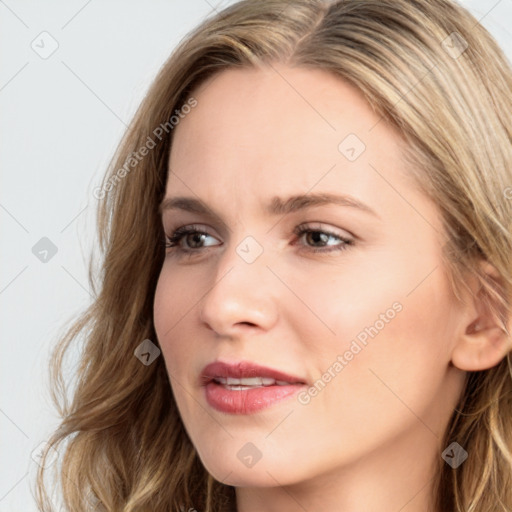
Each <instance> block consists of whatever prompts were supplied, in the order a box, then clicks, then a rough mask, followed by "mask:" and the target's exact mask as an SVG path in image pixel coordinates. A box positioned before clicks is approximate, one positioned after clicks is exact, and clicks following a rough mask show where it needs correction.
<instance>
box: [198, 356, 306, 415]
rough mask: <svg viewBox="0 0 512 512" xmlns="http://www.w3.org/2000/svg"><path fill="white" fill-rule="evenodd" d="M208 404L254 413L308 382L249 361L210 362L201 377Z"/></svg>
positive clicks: (241, 412) (228, 411) (234, 411)
mask: <svg viewBox="0 0 512 512" xmlns="http://www.w3.org/2000/svg"><path fill="white" fill-rule="evenodd" d="M200 382H201V386H203V387H204V390H205V391H204V393H205V398H206V401H207V403H208V404H209V405H210V406H211V407H213V408H214V409H216V410H218V411H220V412H223V413H228V414H251V413H255V412H257V411H260V410H262V409H265V408H268V407H270V406H272V405H274V404H276V403H277V402H281V401H283V400H284V399H286V398H290V397H291V396H293V395H294V394H296V393H297V392H298V391H300V390H301V389H302V388H303V387H305V386H306V385H307V384H306V381H305V379H302V378H300V377H295V376H293V375H290V374H287V373H284V372H282V371H280V370H276V369H273V368H268V367H264V366H261V365H258V364H255V363H251V362H248V361H241V362H237V363H224V362H221V361H215V362H213V363H211V364H209V365H207V366H206V367H205V368H204V369H203V371H202V372H201V376H200Z"/></svg>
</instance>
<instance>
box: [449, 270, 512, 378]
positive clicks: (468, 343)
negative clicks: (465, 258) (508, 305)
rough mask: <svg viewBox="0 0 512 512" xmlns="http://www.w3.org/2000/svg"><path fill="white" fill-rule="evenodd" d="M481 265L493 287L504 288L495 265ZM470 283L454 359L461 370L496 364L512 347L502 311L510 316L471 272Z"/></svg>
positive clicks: (482, 368) (482, 367)
mask: <svg viewBox="0 0 512 512" xmlns="http://www.w3.org/2000/svg"><path fill="white" fill-rule="evenodd" d="M480 266H481V270H482V271H483V274H484V275H485V276H486V278H487V281H488V282H489V283H490V284H491V287H492V288H493V289H494V290H496V291H499V290H500V288H501V289H503V288H502V284H500V283H501V281H500V275H499V273H498V272H497V270H496V268H495V267H494V266H493V265H491V264H490V263H488V262H486V261H481V262H480ZM467 284H468V286H469V288H470V289H471V292H472V293H471V296H469V297H468V300H467V301H465V303H466V309H465V313H466V314H465V315H464V322H463V324H462V328H461V332H460V334H458V338H457V340H456V342H455V345H454V348H453V351H452V359H451V360H452V363H453V365H454V366H456V367H457V368H459V369H461V370H465V371H479V370H487V369H489V368H492V367H493V366H496V365H497V364H498V363H499V362H500V361H501V360H502V359H503V358H504V357H505V356H506V354H507V353H508V352H509V351H510V350H511V349H512V346H511V341H512V340H511V336H510V333H509V332H507V331H508V327H507V326H506V325H505V326H504V325H503V322H502V321H500V317H499V312H501V313H503V317H504V318H508V316H507V312H504V311H502V310H503V306H501V305H500V304H499V303H498V302H497V301H496V298H495V297H494V296H493V294H492V293H489V290H487V289H486V288H485V287H484V286H483V284H482V282H481V280H480V279H479V278H478V277H477V276H476V275H472V276H470V278H469V279H468V281H467Z"/></svg>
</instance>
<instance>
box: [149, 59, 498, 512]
mask: <svg viewBox="0 0 512 512" xmlns="http://www.w3.org/2000/svg"><path fill="white" fill-rule="evenodd" d="M193 96H194V97H195V98H196V99H197V102H198V104H197V106H196V107H195V108H194V109H193V110H192V111H191V113H190V114H188V115H187V116H186V117H185V118H184V119H181V120H180V123H179V125H178V126H176V127H175V128H174V132H173V137H174V139H173V146H172V151H171V154H170V160H169V168H170V173H169V179H168V182H167V188H166V197H176V196H189V197H194V198H196V199H197V198H200V199H201V200H202V201H203V202H205V203H206V204H207V205H208V208H209V209H210V210H211V211H213V212H216V213H217V215H218V216H219V217H220V219H222V221H223V222H220V220H219V219H216V218H214V217H211V216H209V215H204V214H197V213H190V212H187V211H182V210H178V209H173V210H168V211H165V212H164V213H163V217H162V222H163V227H164V230H165V233H166V235H167V236H170V235H171V234H172V233H173V231H174V230H175V229H176V228H178V227H180V226H185V225H191V224H194V225H197V227H199V228H200V229H202V230H206V231H207V232H208V236H207V237H205V238H204V239H203V240H202V241H201V240H199V242H198V241H197V238H194V237H193V236H189V237H188V238H186V237H185V239H182V240H181V245H182V246H184V247H187V244H189V245H188V247H189V248H190V247H192V248H193V250H195V251H196V254H194V255H193V256H191V257H189V256H187V255H183V254H181V253H179V252H177V251H176V247H175V248H173V249H168V250H167V251H168V253H167V255H166V258H165V261H164V263H163V266H162V269H161V273H160V276H159V280H158V285H157V289H156V295H155V302H154V323H155V329H156V332H157V336H158V341H159V343H160V346H161V348H162V354H163V357H164V359H165V364H166V368H167V371H168V373H169V376H170V379H171V386H172V390H173V393H174V397H175V399H176V402H177V405H178V408H179V411H180V414H181V417H182V420H183V422H184V425H185V428H186V430H187V432H188V434H189V436H190V439H191V441H192V443H193V444H194V446H195V447H196V449H197V451H198V454H199V456H200V458H201V460H202V462H203V464H204V466H205V467H206V468H207V470H208V471H209V472H210V473H211V474H212V475H213V476H214V477H215V478H216V479H217V480H219V481H222V482H224V483H225V484H229V485H233V486H236V488H237V489H236V495H237V507H238V510H239V511H241V512H257V511H258V512H261V511H267V512H274V511H279V512H283V511H296V510H315V511H333V510H343V511H344V512H360V511H368V510H372V511H374V512H379V511H386V512H390V511H397V512H398V511H401V512H413V511H418V512H419V511H421V512H425V511H426V510H433V508H432V506H431V498H430V491H431V484H432V478H433V477H434V468H435V464H437V463H438V461H439V459H440V457H441V452H442V451H443V450H444V448H446V447H445V446H442V444H441V442H442V435H443V432H444V430H445V429H446V426H447V422H448V420H449V417H450V415H451V413H452V411H453V408H454V407H455V405H456V402H457V399H458V397H459V395H460V393H461V391H462V389H463V384H464V379H465V376H466V371H465V370H467V369H472V368H474V367H478V368H483V367H485V366H487V367H489V366H492V365H493V364H495V363H497V362H498V361H499V359H500V357H501V353H502V351H504V348H503V347H502V346H501V345H499V344H496V343H495V345H494V346H498V345H499V349H498V348H496V349H492V350H491V349H489V350H488V351H487V352H485V349H486V348H487V347H488V345H489V344H490V343H491V338H492V336H491V335H490V334H489V333H490V330H489V329H487V330H485V331H478V329H476V330H475V329H471V328H470V326H471V325H473V324H474V322H475V321H477V320H480V324H479V325H484V324H485V322H482V318H483V317H482V316H481V313H482V312H481V311H479V310H478V305H477V304H475V303H474V302H472V301H469V303H468V304H469V305H467V306H464V307H463V306H462V305H461V304H460V303H458V302H457V300H456V298H455V297H454V295H453V293H452V292H451V289H450V286H449V282H448V274H447V270H446V269H445V268H444V265H443V261H442V259H441V250H442V246H443V243H445V241H446V240H445V238H444V235H443V229H442V226H441V216H440V213H439V210H438V208H437V207H436V206H435V205H434V204H433V203H432V202H431V201H430V200H429V199H428V198H427V197H426V196H425V195H423V194H422V193H421V192H420V191H419V190H417V189H416V188H415V187H414V186H413V184H412V182H411V181H410V180H408V175H407V165H406V164H405V162H404V161H403V157H402V141H401V139H400V136H399V134H398V133H397V132H396V131H395V130H394V129H392V128H391V127H390V126H389V125H387V124H386V123H385V122H384V121H382V120H380V122H378V121H379V117H378V116H377V115H376V114H375V113H374V112H373V111H372V110H371V108H370V107H369V105H368V104H367V103H366V102H365V100H364V99H363V97H362V96H361V94H360V93H359V92H358V91H357V90H356V89H354V88H353V87H352V86H350V85H348V84H347V83H345V82H344V81H342V80H341V79H340V78H337V77H335V76H333V75H330V74H328V73H327V72H325V71H322V70H311V69H309V70H306V69H301V68H291V67H288V66H285V65H283V64H279V65H277V64H275V65H273V66H271V67H262V68H260V69H242V70H227V71H223V72H221V73H220V74H217V75H216V76H214V77H213V78H212V79H210V80H209V81H207V82H206V83H204V84H202V85H201V86H200V87H199V89H198V90H196V91H195V92H194V94H193ZM348 134H356V135H357V137H358V138H359V139H360V140H361V141H363V143H364V144H365V146H366V149H365V150H364V151H363V152H362V154H361V155H360V156H359V157H358V158H357V159H356V160H354V161H349V160H348V159H347V158H346V157H345V156H344V154H342V152H340V150H339V149H338V146H339V144H340V142H342V141H343V139H344V138H345V137H346V136H347V135H348ZM316 192H330V193H336V194H340V195H341V194H345V195H350V196H352V197H355V198H357V199H358V200H360V201H362V202H364V203H365V204H366V205H368V206H370V207H371V208H372V209H373V210H374V211H375V213H376V215H372V214H370V213H367V212H365V211H363V210H359V209H357V208H354V207H349V206H341V205H324V206H316V207H313V208H309V209H306V210H302V211H297V212H292V213H288V214H286V215H284V216H275V215H268V214H267V213H265V211H264V209H263V207H262V205H265V204H266V203H267V202H269V201H270V199H271V198H272V197H274V196H280V197H283V198H286V197H288V196H290V195H293V194H300V193H316ZM301 224H307V226H308V227H310V229H312V230H313V231H314V230H315V229H316V230H325V229H327V230H329V231H331V232H334V233H335V236H334V237H327V238H326V239H324V240H325V241H323V242H322V239H320V240H319V238H318V237H316V238H315V237H314V236H311V235H309V236H308V235H307V234H306V235H302V236H301V237H300V238H299V237H297V236H296V235H295V234H293V229H294V228H295V227H296V226H298V225H301ZM337 235H338V236H341V237H347V238H350V240H351V241H352V242H353V243H352V244H349V245H346V246H344V247H345V249H344V250H334V251H332V252H330V253H328V252H314V251H313V249H315V248H317V249H320V251H322V250H323V251H326V250H327V249H329V248H332V247H339V246H341V245H342V244H343V242H341V241H340V240H339V239H338V238H337V237H336V236H337ZM247 236H252V237H253V238H254V239H256V240H257V241H258V243H259V244H260V245H261V246H262V248H263V253H262V254H261V255H260V256H259V257H258V258H257V259H256V260H255V261H254V262H253V263H250V264H249V263H247V262H246V261H244V260H243V259H242V258H241V256H239V254H238V253H237V251H236V248H237V246H239V244H241V242H242V241H243V240H244V239H245V238H246V237H247ZM194 243H195V245H194ZM201 243H202V246H201ZM194 247H199V248H195V249H194ZM251 250H253V249H251ZM394 303H398V304H399V305H400V306H401V310H400V312H397V313H396V314H395V315H394V318H392V319H391V320H389V319H388V322H385V325H384V327H383V328H381V329H379V331H378V333H377V334H376V335H375V336H374V337H369V338H368V340H367V344H366V346H363V348H362V349H361V350H360V351H359V352H358V353H357V354H356V355H355V356H353V358H352V360H350V361H347V360H346V359H345V363H346V364H345V365H344V367H343V369H342V370H341V371H339V372H338V373H336V376H335V377H334V378H332V379H331V381H330V382H328V383H327V384H326V385H325V387H324V389H323V390H322V391H321V392H319V393H318V394H317V395H316V396H314V397H312V398H311V400H310V401H309V403H307V404H306V405H304V404H301V403H299V401H298V400H297V399H296V398H292V399H290V400H285V401H283V402H280V403H278V404H275V405H273V406H272V407H270V408H267V409H264V410H263V411H260V412H257V413H255V414H250V415H230V414H225V413H222V412H218V411H216V410H214V409H213V408H211V407H210V406H209V405H208V403H207V402H206V400H205V397H204V389H203V388H202V387H201V386H200V385H199V384H198V377H199V374H200V372H201V370H202V369H203V367H204V366H205V365H206V364H208V363H209V362H211V361H213V360H215V359H217V358H221V359H224V360H226V361H233V360H240V359H245V360H249V361H254V362H257V363H259V364H262V365H265V366H270V367H273V368H277V369H280V370H282V371H284V372H287V373H291V374H293V375H297V376H301V377H303V378H304V379H305V380H306V381H307V382H308V383H310V384H311V385H312V384H313V383H314V382H315V381H317V380H318V379H320V380H321V379H322V375H323V374H325V372H326V371H328V369H329V368H331V369H332V367H333V363H335V361H337V356H338V355H341V356H343V354H345V353H346V351H347V350H348V349H349V348H350V346H351V343H352V342H353V340H354V339H356V337H357V335H358V334H360V333H361V332H362V331H363V330H364V329H365V327H369V326H372V325H374V324H375V323H376V321H377V320H379V318H382V316H380V315H384V316H385V315H386V313H385V312H386V311H388V310H389V309H390V308H391V309H392V305H393V304H394ZM379 325H380V324H379ZM486 327H489V326H486ZM470 333H471V334H470ZM494 341H496V339H495V340H494ZM360 345H362V344H360ZM485 354H486V355H485ZM338 360H339V359H338ZM331 372H332V370H331ZM248 442H251V443H253V444H254V445H255V446H256V447H257V449H258V450H259V451H260V452H261V454H262V456H261V459H260V460H259V461H258V462H257V463H256V464H255V465H254V466H252V467H247V466H246V465H244V464H243V463H242V462H241V461H240V460H239V459H238V457H237V452H238V451H239V450H240V449H241V448H242V447H243V446H244V445H245V444H246V443H248Z"/></svg>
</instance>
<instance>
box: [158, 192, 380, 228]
mask: <svg viewBox="0 0 512 512" xmlns="http://www.w3.org/2000/svg"><path fill="white" fill-rule="evenodd" d="M329 204H334V205H339V206H348V207H351V208H355V209H358V210H360V211H362V212H364V213H368V214H370V215H373V216H374V217H376V218H378V219H380V216H379V215H378V214H377V213H376V212H375V211H374V210H373V209H372V208H370V207H369V206H368V205H366V204H365V203H362V202H361V201H359V200H358V199H356V198H354V197H351V196H348V195H336V194H330V193H316V194H301V195H294V196H291V197H288V198H286V199H283V198H280V197H277V196H276V197H273V198H272V200H271V201H270V202H269V203H268V204H267V206H266V207H265V212H266V213H267V214H268V215H286V214H288V213H292V212H297V211H300V210H305V209H307V208H312V207H315V206H324V205H329ZM173 209H177V210H184V211H187V212H191V213H197V214H202V215H207V216H209V217H211V218H214V219H217V220H218V221H221V222H222V220H221V218H220V216H219V215H217V214H216V213H215V212H214V211H212V210H211V208H209V207H208V206H207V205H206V204H205V203H204V202H203V201H201V200H199V199H195V198H193V197H184V196H179V197H167V198H164V199H163V201H162V202H161V204H160V205H159V207H158V212H159V215H162V214H163V213H164V212H165V211H168V210H173Z"/></svg>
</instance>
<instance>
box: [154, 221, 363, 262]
mask: <svg viewBox="0 0 512 512" xmlns="http://www.w3.org/2000/svg"><path fill="white" fill-rule="evenodd" d="M192 233H194V234H200V235H206V236H212V235H210V234H209V233H207V232H206V231H203V230H202V229H199V228H197V227H196V226H193V225H192V226H181V227H179V228H178V229H176V230H175V231H174V233H172V235H171V236H169V237H166V239H165V243H164V245H165V248H167V249H173V252H174V250H175V251H176V252H178V253H181V254H183V255H185V254H186V255H189V256H192V255H193V254H194V253H196V254H197V253H199V252H200V251H201V250H202V249H205V248H204V247H200V248H198V249H184V248H182V247H180V246H179V242H180V241H181V239H182V238H184V237H185V236H187V235H189V234H192ZM305 233H322V234H325V235H328V236H332V237H334V238H337V239H339V240H340V241H341V242H343V243H342V244H339V245H337V246H334V247H332V248H330V249H325V248H315V247H309V249H308V250H310V251H311V252H314V253H330V252H333V251H344V250H346V249H347V246H349V245H353V240H350V239H348V238H345V237H342V236H340V235H338V234H336V233H333V232H332V231H329V230H325V229H320V228H317V229H313V228H311V227H306V226H304V225H300V226H297V227H296V228H295V229H294V230H293V234H294V235H296V236H297V237H298V238H299V239H300V238H301V237H302V235H304V234H305ZM212 238H214V237H212Z"/></svg>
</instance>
